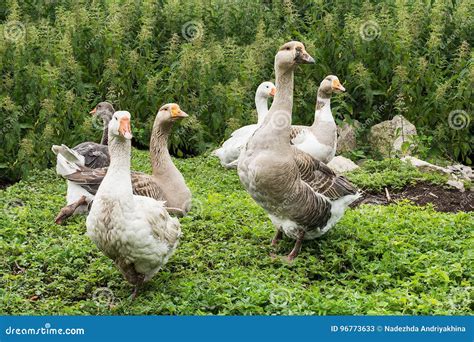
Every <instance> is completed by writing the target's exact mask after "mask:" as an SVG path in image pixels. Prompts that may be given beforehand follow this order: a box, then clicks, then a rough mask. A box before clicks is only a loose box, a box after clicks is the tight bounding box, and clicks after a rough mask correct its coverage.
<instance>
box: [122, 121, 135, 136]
mask: <svg viewBox="0 0 474 342" xmlns="http://www.w3.org/2000/svg"><path fill="white" fill-rule="evenodd" d="M119 133H120V135H121V136H123V137H124V138H125V139H132V138H133V135H132V131H131V129H130V119H129V118H122V119H120V124H119Z"/></svg>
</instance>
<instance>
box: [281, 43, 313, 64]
mask: <svg viewBox="0 0 474 342" xmlns="http://www.w3.org/2000/svg"><path fill="white" fill-rule="evenodd" d="M314 62H315V61H314V58H313V57H311V56H310V55H309V53H307V52H306V49H305V47H304V45H303V43H301V42H297V41H291V42H287V43H285V44H283V46H281V47H280V49H279V50H278V53H277V54H276V56H275V66H277V67H283V68H286V69H290V68H293V67H295V66H296V65H298V64H313V63H314Z"/></svg>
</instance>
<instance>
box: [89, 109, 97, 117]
mask: <svg viewBox="0 0 474 342" xmlns="http://www.w3.org/2000/svg"><path fill="white" fill-rule="evenodd" d="M96 112H97V107H94V109H93V110H91V111H90V112H89V114H90V115H94V114H95V113H96Z"/></svg>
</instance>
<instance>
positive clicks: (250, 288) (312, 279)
mask: <svg viewBox="0 0 474 342" xmlns="http://www.w3.org/2000/svg"><path fill="white" fill-rule="evenodd" d="M175 162H176V164H177V165H178V167H179V168H180V170H182V172H183V174H184V177H185V178H186V180H187V182H188V184H189V186H190V187H191V189H192V191H193V194H194V207H193V210H192V211H191V213H190V215H189V216H187V217H185V218H183V219H181V223H182V228H183V231H184V238H183V239H182V243H181V245H180V247H179V248H178V250H177V252H176V254H175V255H174V257H173V258H172V259H171V260H170V262H169V263H168V264H167V265H166V266H165V267H164V269H163V270H162V271H161V272H160V273H158V275H157V276H156V277H155V278H153V280H152V281H151V282H150V283H148V284H147V286H146V287H145V288H144V290H143V292H142V293H141V294H140V295H139V296H138V298H137V299H136V300H135V301H133V302H132V301H131V300H130V299H129V295H130V293H131V286H130V285H128V284H127V283H126V282H125V280H124V279H123V278H122V276H121V274H120V273H119V271H118V270H117V269H116V268H115V266H114V265H113V263H112V262H111V261H110V260H109V259H108V258H106V257H105V256H103V254H102V253H100V252H99V251H98V249H97V248H96V247H95V245H94V244H93V243H92V242H90V240H89V239H88V238H87V237H86V236H85V235H84V233H85V218H84V217H78V216H76V217H74V218H73V219H72V220H70V221H69V222H68V223H67V225H65V226H57V225H55V224H54V223H53V219H54V216H55V214H56V213H57V211H58V210H59V209H60V208H61V206H62V205H63V204H64V194H65V190H66V186H65V182H64V181H63V180H62V179H60V178H59V177H57V176H56V175H55V173H54V170H52V169H48V170H44V171H35V172H33V173H32V175H31V177H29V178H28V179H26V180H22V181H20V182H18V183H16V184H14V185H13V186H11V187H9V188H7V189H5V190H0V208H3V209H4V214H2V215H0V227H2V229H1V230H0V254H1V257H0V268H1V269H2V270H3V272H2V275H1V278H0V308H1V309H0V314H198V315H201V314H446V315H451V314H470V313H472V310H473V307H472V293H470V291H472V283H471V281H472V263H473V255H472V242H473V236H472V233H473V230H472V228H473V226H474V214H473V213H464V212H459V213H456V214H446V213H439V212H436V211H434V210H433V208H432V207H422V208H420V207H415V206H413V205H411V204H410V203H408V202H401V203H397V204H392V205H390V206H386V207H383V206H374V205H363V206H360V207H358V208H356V209H352V210H349V211H348V212H347V214H346V215H345V216H344V218H343V219H342V220H341V221H340V223H338V225H337V226H336V227H335V228H334V229H333V230H331V231H330V232H329V233H328V234H326V235H325V236H323V237H322V238H321V239H318V240H315V241H311V242H306V243H305V244H304V247H303V251H302V253H301V255H300V256H299V257H298V258H297V259H296V261H295V262H294V263H293V264H291V265H290V264H287V263H286V262H284V261H282V260H280V259H272V258H271V257H270V256H269V254H270V252H271V251H272V250H271V248H270V239H271V237H272V235H273V227H272V225H271V223H270V220H269V219H268V218H267V216H266V215H265V213H264V211H263V210H262V209H261V208H260V207H259V206H257V205H256V204H255V203H254V201H253V200H252V199H251V198H250V197H249V195H248V194H247V193H246V192H245V190H244V189H243V188H242V187H241V186H240V183H239V180H238V177H237V175H236V173H235V171H232V170H224V169H222V168H221V167H220V166H219V163H218V161H217V160H216V159H215V158H213V157H208V156H200V157H196V158H189V159H187V160H183V159H176V160H175ZM393 165H395V169H396V170H397V172H399V171H400V165H398V166H396V164H394V163H392V162H389V161H384V162H381V163H369V162H368V163H366V164H365V166H364V170H365V171H362V172H359V176H357V177H358V178H357V177H355V178H353V180H354V181H356V182H357V181H358V180H360V181H361V183H358V185H363V184H367V183H363V182H367V181H366V179H365V178H363V177H362V176H363V174H364V173H365V175H366V176H367V175H369V174H373V173H374V172H380V173H383V172H385V174H387V173H388V172H389V170H388V168H390V167H392V166H393ZM133 168H134V169H137V170H141V171H147V172H148V171H150V165H149V161H148V153H147V152H144V151H137V150H134V151H133ZM398 174H399V175H400V177H405V176H409V177H412V174H410V173H406V172H399V173H398ZM397 184H398V183H397ZM385 185H386V184H385ZM376 186H377V187H378V186H379V185H378V184H377V185H376ZM292 245H293V241H290V240H285V241H283V242H282V243H281V245H280V246H279V248H278V250H277V251H276V252H277V253H278V254H280V255H284V254H286V253H288V252H289V251H290V250H291V248H292ZM103 288H108V289H103ZM94 294H95V296H94ZM112 296H113V298H112Z"/></svg>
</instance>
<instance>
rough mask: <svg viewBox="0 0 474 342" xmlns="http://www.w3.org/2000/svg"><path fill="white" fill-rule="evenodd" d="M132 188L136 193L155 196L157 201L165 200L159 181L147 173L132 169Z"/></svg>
mask: <svg viewBox="0 0 474 342" xmlns="http://www.w3.org/2000/svg"><path fill="white" fill-rule="evenodd" d="M132 188H133V194H134V195H139V196H145V197H150V198H154V199H155V200H157V201H163V200H165V196H164V194H163V191H162V190H161V188H160V186H159V185H158V183H157V182H156V181H155V180H154V179H153V177H152V176H150V175H147V174H146V173H143V172H136V171H132Z"/></svg>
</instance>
